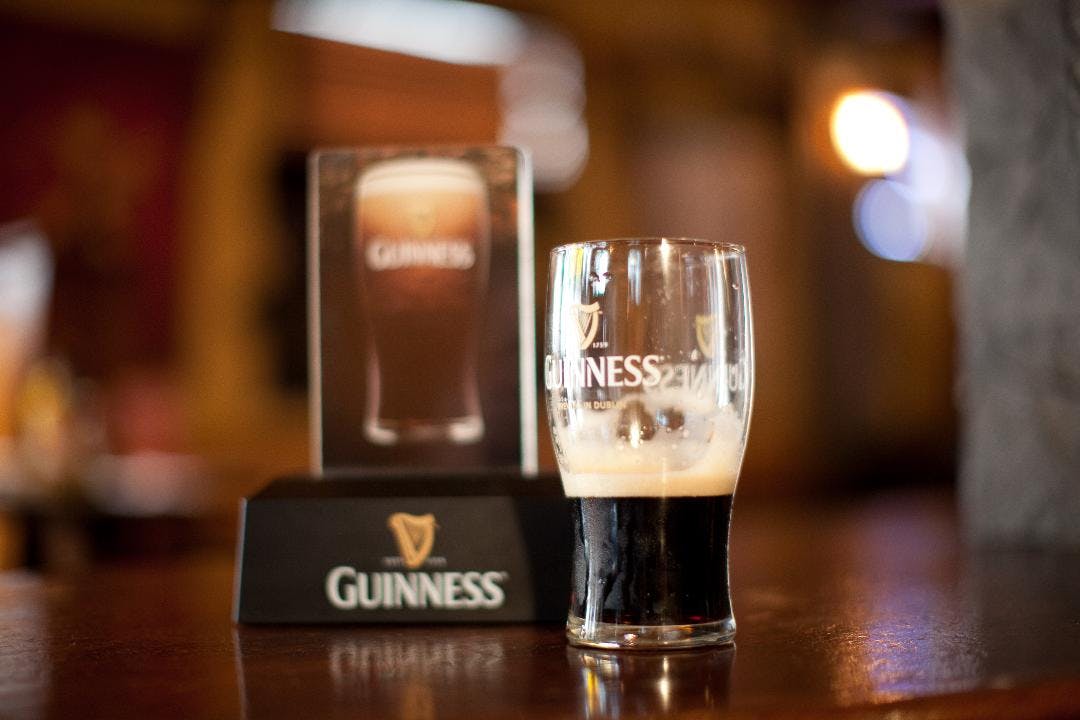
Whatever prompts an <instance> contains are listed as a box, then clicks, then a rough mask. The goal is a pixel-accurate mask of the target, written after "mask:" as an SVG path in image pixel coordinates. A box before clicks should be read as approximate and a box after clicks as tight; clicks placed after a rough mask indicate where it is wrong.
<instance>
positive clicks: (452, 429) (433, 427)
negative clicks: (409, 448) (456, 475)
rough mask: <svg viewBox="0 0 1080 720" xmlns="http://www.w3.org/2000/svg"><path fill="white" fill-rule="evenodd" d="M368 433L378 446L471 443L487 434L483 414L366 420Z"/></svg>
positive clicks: (370, 440) (365, 430)
mask: <svg viewBox="0 0 1080 720" xmlns="http://www.w3.org/2000/svg"><path fill="white" fill-rule="evenodd" d="M364 435H365V437H367V439H368V441H369V442H371V443H373V444H375V445H401V444H403V443H425V442H450V443H453V444H454V445H469V444H472V443H475V442H478V441H479V440H480V439H481V438H483V437H484V421H483V419H482V418H480V417H479V416H471V417H462V418H449V419H447V420H437V421H431V422H427V421H416V420H414V421H397V420H387V419H385V418H379V419H375V420H368V421H366V422H365V423H364Z"/></svg>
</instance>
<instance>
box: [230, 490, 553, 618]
mask: <svg viewBox="0 0 1080 720" xmlns="http://www.w3.org/2000/svg"><path fill="white" fill-rule="evenodd" d="M240 528H241V529H240V546H239V549H238V554H237V580H236V606H235V613H234V619H235V620H236V621H237V622H241V623H474V622H529V621H556V622H561V621H564V620H565V619H566V611H567V607H568V601H569V586H570V554H571V531H570V516H569V511H568V508H567V502H566V499H565V498H564V497H563V494H562V486H561V485H560V483H559V479H558V477H556V476H541V477H539V478H530V479H525V478H523V477H521V476H520V475H517V474H513V473H497V472H482V473H479V472H478V473H468V474H434V473H427V474H424V473H410V474H398V475H392V474H380V475H378V476H367V475H365V476H362V477H361V476H350V475H344V474H341V475H335V476H333V477H327V478H314V477H306V478H283V479H280V480H275V481H273V482H271V483H270V484H269V485H268V486H267V487H266V488H264V489H263V490H262V491H260V492H259V493H257V494H255V495H253V496H252V497H250V498H246V499H245V500H243V501H242V505H241V517H240Z"/></svg>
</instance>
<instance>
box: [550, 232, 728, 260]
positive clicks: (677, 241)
mask: <svg viewBox="0 0 1080 720" xmlns="http://www.w3.org/2000/svg"><path fill="white" fill-rule="evenodd" d="M663 244H668V245H676V246H680V247H698V248H710V249H714V250H720V251H722V252H724V253H725V254H731V255H735V256H743V257H745V256H746V247H745V246H743V245H738V244H736V243H729V242H723V241H721V240H706V239H704V238H694V237H668V236H666V235H663V236H662V235H656V236H643V237H617V238H596V239H592V240H578V241H575V242H569V243H563V244H560V245H556V246H555V247H553V248H552V249H551V254H552V255H557V254H560V253H565V252H567V251H568V250H573V249H578V248H604V247H611V246H612V245H614V246H619V247H635V246H640V247H659V246H661V245H663Z"/></svg>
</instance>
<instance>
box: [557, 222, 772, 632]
mask: <svg viewBox="0 0 1080 720" xmlns="http://www.w3.org/2000/svg"><path fill="white" fill-rule="evenodd" d="M753 361H754V349H753V338H752V327H751V315H750V292H749V285H748V279H747V273H746V254H745V251H744V250H743V248H742V247H740V246H737V245H728V244H721V243H715V242H707V241H704V240H693V239H673V238H647V239H622V240H600V241H592V242H582V243H573V244H570V245H563V246H561V247H557V248H555V250H553V251H552V253H551V266H550V277H549V285H548V306H547V323H546V333H545V358H544V384H545V388H546V398H547V411H548V420H549V423H550V427H551V436H552V440H553V442H554V446H555V454H556V457H557V459H558V463H559V470H560V472H561V474H562V480H563V488H564V489H565V491H566V495H567V496H568V497H569V498H570V499H571V501H572V502H571V505H572V512H573V527H574V534H575V548H574V553H575V555H574V560H573V578H572V591H571V600H570V612H569V616H568V618H567V636H568V638H569V640H570V642H571V644H574V645H582V646H591V647H603V648H677V647H692V646H699V645H707V644H715V643H724V642H728V641H730V640H731V639H732V638H733V637H734V634H735V620H734V617H733V616H732V612H731V601H730V597H729V592H728V558H727V547H728V527H729V523H730V517H731V504H732V496H733V494H734V491H735V483H736V480H737V478H738V474H739V468H740V466H741V464H742V457H743V449H744V447H745V444H746V435H747V430H748V426H749V418H750V409H751V405H752V397H753V384H754V380H753V367H754V362H753Z"/></svg>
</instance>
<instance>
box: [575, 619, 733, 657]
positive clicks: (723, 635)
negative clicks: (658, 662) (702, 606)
mask: <svg viewBox="0 0 1080 720" xmlns="http://www.w3.org/2000/svg"><path fill="white" fill-rule="evenodd" d="M566 637H567V639H568V640H569V641H570V644H571V645H575V646H578V647H591V648H606V649H609V650H677V649H679V648H695V647H703V646H707V645H725V644H727V643H730V642H733V641H734V640H735V619H734V618H727V619H724V620H717V621H714V622H707V623H697V624H694V625H617V624H614V623H594V624H592V625H591V626H588V627H587V626H586V623H585V620H584V619H583V618H579V617H576V616H574V615H570V616H569V617H567V618H566Z"/></svg>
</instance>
